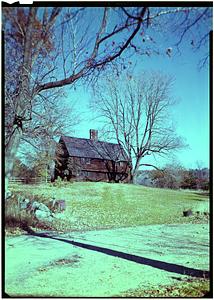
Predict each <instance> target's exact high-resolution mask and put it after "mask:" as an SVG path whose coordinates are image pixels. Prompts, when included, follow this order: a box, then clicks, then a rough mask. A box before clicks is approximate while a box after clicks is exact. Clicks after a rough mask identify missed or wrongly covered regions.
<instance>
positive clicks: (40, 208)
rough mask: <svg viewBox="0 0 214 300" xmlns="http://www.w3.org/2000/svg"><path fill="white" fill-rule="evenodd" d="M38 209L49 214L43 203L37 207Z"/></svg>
mask: <svg viewBox="0 0 214 300" xmlns="http://www.w3.org/2000/svg"><path fill="white" fill-rule="evenodd" d="M38 209H39V210H42V211H46V212H49V213H51V212H50V209H49V208H48V207H47V206H46V205H45V204H44V203H40V204H39V206H38Z"/></svg>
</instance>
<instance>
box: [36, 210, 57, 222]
mask: <svg viewBox="0 0 214 300" xmlns="http://www.w3.org/2000/svg"><path fill="white" fill-rule="evenodd" d="M35 217H36V218H37V220H38V221H42V222H51V221H52V220H53V218H52V217H51V214H50V212H47V211H44V210H40V209H37V210H36V211H35Z"/></svg>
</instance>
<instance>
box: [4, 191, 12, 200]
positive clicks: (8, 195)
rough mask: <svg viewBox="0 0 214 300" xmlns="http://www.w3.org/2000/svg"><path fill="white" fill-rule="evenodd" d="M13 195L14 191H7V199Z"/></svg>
mask: <svg viewBox="0 0 214 300" xmlns="http://www.w3.org/2000/svg"><path fill="white" fill-rule="evenodd" d="M11 197H12V192H11V191H6V193H5V200H8V199H9V198H11Z"/></svg>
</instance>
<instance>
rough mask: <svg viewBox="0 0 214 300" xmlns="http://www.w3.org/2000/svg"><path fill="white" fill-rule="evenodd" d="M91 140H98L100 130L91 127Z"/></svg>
mask: <svg viewBox="0 0 214 300" xmlns="http://www.w3.org/2000/svg"><path fill="white" fill-rule="evenodd" d="M90 140H93V141H98V130H95V129H90Z"/></svg>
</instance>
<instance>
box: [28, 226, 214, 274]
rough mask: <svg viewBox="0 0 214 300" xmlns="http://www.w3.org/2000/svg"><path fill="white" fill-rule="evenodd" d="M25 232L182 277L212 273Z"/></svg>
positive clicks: (31, 231)
mask: <svg viewBox="0 0 214 300" xmlns="http://www.w3.org/2000/svg"><path fill="white" fill-rule="evenodd" d="M25 230H26V231H27V232H28V234H31V235H34V236H38V237H43V238H49V239H53V240H57V241H61V242H64V243H68V244H71V245H73V246H76V247H80V248H84V249H88V250H92V251H97V252H100V253H104V254H107V255H110V256H114V257H119V258H122V259H126V260H129V261H133V262H135V263H138V264H142V265H147V266H151V267H153V268H157V269H160V270H164V271H167V272H172V273H177V274H181V275H188V276H192V277H199V278H209V277H210V272H209V271H206V270H198V269H193V268H188V267H185V266H180V265H177V264H173V263H167V262H163V261H159V260H155V259H150V258H145V257H141V256H138V255H133V254H128V253H125V252H121V251H116V250H112V249H108V248H103V247H99V246H94V245H89V244H85V243H80V242H75V241H72V240H67V239H64V238H58V237H54V236H51V235H49V234H46V233H36V232H34V231H33V230H32V229H31V228H29V227H28V228H25Z"/></svg>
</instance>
